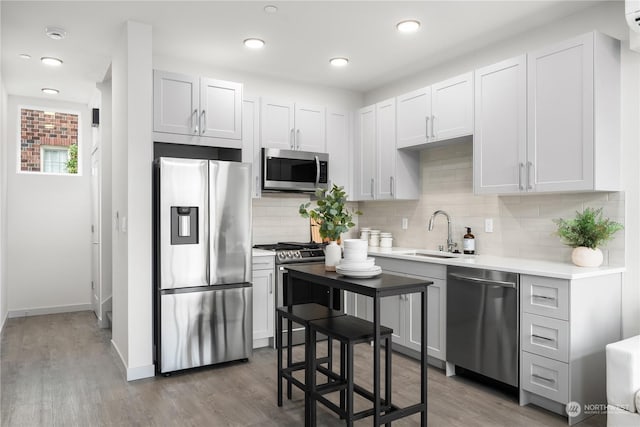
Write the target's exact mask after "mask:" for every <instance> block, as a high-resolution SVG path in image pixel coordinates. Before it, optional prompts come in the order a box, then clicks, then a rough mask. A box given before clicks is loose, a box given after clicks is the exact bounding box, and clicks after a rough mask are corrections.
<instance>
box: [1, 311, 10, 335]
mask: <svg viewBox="0 0 640 427" xmlns="http://www.w3.org/2000/svg"><path fill="white" fill-rule="evenodd" d="M8 318H9V313H7V314H5V315H4V317H3V318H2V322H0V334H1V333H2V331H3V330H4V325H5V323H7V319H8Z"/></svg>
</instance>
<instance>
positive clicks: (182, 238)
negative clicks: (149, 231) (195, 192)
mask: <svg viewBox="0 0 640 427" xmlns="http://www.w3.org/2000/svg"><path fill="white" fill-rule="evenodd" d="M171 244H172V245H197V244H198V208H197V207H186V206H172V207H171Z"/></svg>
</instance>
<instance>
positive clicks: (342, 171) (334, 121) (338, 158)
mask: <svg viewBox="0 0 640 427" xmlns="http://www.w3.org/2000/svg"><path fill="white" fill-rule="evenodd" d="M349 123H350V115H349V113H347V112H344V111H338V110H327V153H329V159H330V162H329V187H331V184H336V185H338V186H340V187H344V190H345V191H346V193H347V195H349V196H351V197H353V192H352V181H353V176H352V174H353V167H352V164H353V163H352V161H351V159H352V158H353V153H352V151H353V146H352V144H351V138H349V134H350V129H349ZM351 197H350V198H351Z"/></svg>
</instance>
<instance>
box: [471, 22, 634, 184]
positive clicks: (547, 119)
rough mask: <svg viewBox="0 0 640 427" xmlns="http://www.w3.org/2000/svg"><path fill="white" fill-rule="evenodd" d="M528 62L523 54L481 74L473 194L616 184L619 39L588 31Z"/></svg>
mask: <svg viewBox="0 0 640 427" xmlns="http://www.w3.org/2000/svg"><path fill="white" fill-rule="evenodd" d="M524 68H525V60H524V58H523V57H519V58H515V59H512V60H508V61H504V62H501V63H498V64H495V65H493V66H489V67H485V68H483V69H481V70H478V71H477V72H476V86H477V90H476V102H475V109H476V125H475V137H474V189H475V192H476V193H497V194H510V193H520V192H559V191H616V190H619V189H620V156H621V153H620V42H619V41H618V40H615V39H612V38H610V37H608V36H605V35H603V34H600V33H597V32H592V33H588V34H585V35H582V36H579V37H576V38H573V39H570V40H567V41H564V42H562V43H559V44H556V45H554V46H551V47H547V48H544V49H540V50H538V51H536V52H532V53H529V54H528V55H527V56H526V74H525V73H524V71H523V69H524ZM523 85H526V89H524V88H523ZM524 99H526V100H524ZM525 114H526V123H525V119H524V117H525V116H524V115H525ZM523 129H526V136H525V135H523Z"/></svg>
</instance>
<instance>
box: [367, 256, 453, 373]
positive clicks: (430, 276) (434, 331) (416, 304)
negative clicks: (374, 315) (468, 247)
mask: <svg viewBox="0 0 640 427" xmlns="http://www.w3.org/2000/svg"><path fill="white" fill-rule="evenodd" d="M376 264H377V265H379V266H380V267H382V269H383V270H384V271H385V272H389V273H393V274H398V275H404V276H409V277H417V278H420V279H425V280H430V281H432V282H433V285H431V286H429V288H428V290H427V355H428V356H430V357H433V358H436V359H439V360H442V361H445V360H446V342H445V338H446V322H447V316H446V307H447V300H446V297H447V296H446V295H447V291H446V289H447V286H446V281H445V276H446V266H444V265H437V264H428V263H424V262H412V261H404V260H398V259H391V258H383V257H380V256H379V255H377V256H376ZM420 296H421V295H420V294H419V293H415V294H407V295H399V296H393V297H387V298H383V299H382V302H381V305H380V321H381V323H382V324H383V325H384V326H388V327H390V328H392V329H393V338H392V341H393V343H394V344H397V345H400V346H402V347H404V348H406V349H409V350H413V351H414V352H420V348H421V340H420V337H421V334H422V329H421V316H420V312H421V310H420V309H421V298H420ZM409 354H416V353H412V352H409Z"/></svg>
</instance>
